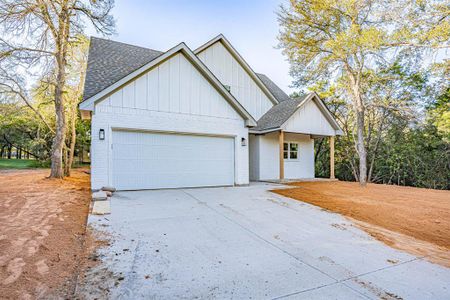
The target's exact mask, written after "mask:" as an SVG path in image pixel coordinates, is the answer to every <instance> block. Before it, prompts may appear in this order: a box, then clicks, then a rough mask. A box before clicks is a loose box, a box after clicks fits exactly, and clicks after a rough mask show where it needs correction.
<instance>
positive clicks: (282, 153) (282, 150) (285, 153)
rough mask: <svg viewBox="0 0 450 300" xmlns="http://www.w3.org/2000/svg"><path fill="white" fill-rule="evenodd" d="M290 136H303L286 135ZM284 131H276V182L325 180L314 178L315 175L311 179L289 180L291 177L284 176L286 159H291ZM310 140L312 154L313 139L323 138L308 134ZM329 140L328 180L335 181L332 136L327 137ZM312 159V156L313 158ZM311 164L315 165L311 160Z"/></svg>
mask: <svg viewBox="0 0 450 300" xmlns="http://www.w3.org/2000/svg"><path fill="white" fill-rule="evenodd" d="M288 134H290V135H293V134H294V135H295V134H297V135H304V134H302V133H288ZM285 136H286V134H285V131H283V130H279V131H278V149H279V152H278V156H279V160H280V163H279V168H280V171H279V177H278V181H279V182H289V181H291V182H292V181H316V180H317V181H321V179H325V180H326V178H316V177H315V175H314V177H311V178H291V177H289V176H288V177H286V176H285V167H286V162H285V160H286V159H291V157H290V156H291V154H292V149H291V148H292V143H291V142H289V140H286V139H285ZM309 136H310V139H311V140H312V141H313V153H314V139H315V138H318V137H324V136H314V135H311V134H309ZM328 139H329V146H330V178H329V179H330V180H335V179H336V178H335V173H334V140H335V138H334V136H328ZM313 157H314V156H313ZM313 163H315V161H314V159H313Z"/></svg>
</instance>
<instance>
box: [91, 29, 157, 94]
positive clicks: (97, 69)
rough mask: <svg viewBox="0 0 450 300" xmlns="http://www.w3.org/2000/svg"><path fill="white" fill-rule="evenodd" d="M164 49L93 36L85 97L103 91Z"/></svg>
mask: <svg viewBox="0 0 450 300" xmlns="http://www.w3.org/2000/svg"><path fill="white" fill-rule="evenodd" d="M162 53H163V52H161V51H156V50H152V49H148V48H142V47H138V46H133V45H128V44H124V43H120V42H115V41H111V40H105V39H101V38H96V37H91V43H90V46H89V56H88V63H87V70H86V80H85V84H84V93H83V100H86V99H88V98H90V97H92V96H94V95H95V94H97V93H99V92H101V91H102V90H104V89H105V88H107V87H109V86H110V85H112V84H114V83H115V82H117V81H118V80H120V79H122V78H123V77H125V76H127V75H128V74H130V73H132V72H133V71H135V70H137V69H139V68H140V67H142V66H143V65H145V64H147V63H148V62H150V61H152V60H153V59H155V58H156V57H158V56H159V55H161V54H162Z"/></svg>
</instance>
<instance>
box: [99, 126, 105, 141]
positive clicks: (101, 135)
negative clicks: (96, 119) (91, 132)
mask: <svg viewBox="0 0 450 300" xmlns="http://www.w3.org/2000/svg"><path fill="white" fill-rule="evenodd" d="M98 139H99V140H101V141H103V140H104V139H105V129H100V130H99V132H98Z"/></svg>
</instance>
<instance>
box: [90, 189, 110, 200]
mask: <svg viewBox="0 0 450 300" xmlns="http://www.w3.org/2000/svg"><path fill="white" fill-rule="evenodd" d="M106 199H108V195H107V194H106V192H104V191H98V192H94V193H92V200H94V201H99V200H106Z"/></svg>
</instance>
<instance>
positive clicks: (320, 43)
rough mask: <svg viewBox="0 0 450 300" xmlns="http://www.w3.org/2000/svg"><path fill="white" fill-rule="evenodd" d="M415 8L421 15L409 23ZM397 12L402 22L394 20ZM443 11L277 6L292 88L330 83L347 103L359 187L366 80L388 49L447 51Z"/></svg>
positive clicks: (333, 4)
mask: <svg viewBox="0 0 450 300" xmlns="http://www.w3.org/2000/svg"><path fill="white" fill-rule="evenodd" d="M400 5H401V6H402V10H398V6H400ZM418 10H420V12H421V17H420V18H416V19H414V18H413V16H414V14H415V13H417V11H418ZM398 11H403V12H405V14H406V16H405V18H398V16H396V12H398ZM447 12H448V9H447V10H446V9H445V8H444V7H442V5H440V4H439V1H432V3H429V2H427V3H424V2H420V3H419V2H413V1H397V2H390V1H365V0H339V1H338V0H325V1H324V0H297V1H295V0H291V1H289V4H288V5H282V6H281V9H280V12H279V14H278V15H279V23H280V26H281V30H280V35H279V40H280V47H281V48H282V49H283V52H284V54H286V55H287V57H288V59H289V61H290V63H291V73H292V75H293V76H294V78H295V79H296V80H295V82H294V84H295V85H296V86H297V87H304V86H310V85H312V84H314V83H316V82H320V81H324V82H327V83H329V84H330V83H332V82H333V81H334V82H335V83H338V84H339V85H340V86H341V87H342V89H343V90H344V91H345V97H347V98H348V99H350V100H351V101H350V103H351V107H352V111H353V112H352V116H350V118H349V119H348V120H349V121H350V122H352V123H354V124H355V126H351V127H352V128H351V129H352V130H353V131H354V132H352V133H351V134H352V138H351V139H352V140H353V141H354V144H355V149H356V152H357V156H358V162H357V163H358V166H359V167H358V168H357V169H355V174H354V176H355V178H356V179H357V180H359V182H360V184H361V185H362V186H364V185H365V184H366V182H367V176H368V167H367V145H366V143H367V141H366V139H367V134H368V133H367V132H366V129H367V126H366V125H367V124H366V123H367V106H368V105H369V102H370V99H367V98H365V89H367V88H370V87H369V85H368V83H367V80H368V79H370V74H376V73H377V72H378V69H379V67H380V65H381V66H384V65H386V64H387V65H389V64H390V63H389V62H388V61H387V58H388V57H394V56H395V51H394V50H405V51H409V53H410V54H411V53H412V52H414V54H416V55H417V54H418V52H420V50H421V49H429V48H433V47H434V48H441V47H448V41H449V31H448V30H447V31H446V30H445V29H446V28H448V23H449V20H448V14H446V13H447ZM436 26H437V27H436ZM418 27H420V30H418V29H417V28H418ZM349 129H350V128H349ZM353 135H354V138H353Z"/></svg>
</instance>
